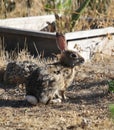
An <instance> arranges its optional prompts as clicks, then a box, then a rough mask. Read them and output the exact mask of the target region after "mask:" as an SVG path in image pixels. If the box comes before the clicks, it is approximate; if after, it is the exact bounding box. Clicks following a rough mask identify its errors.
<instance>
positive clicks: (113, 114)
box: [109, 104, 114, 119]
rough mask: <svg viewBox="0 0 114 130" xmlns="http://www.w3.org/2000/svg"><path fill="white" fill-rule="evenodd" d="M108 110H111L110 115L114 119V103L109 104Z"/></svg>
mask: <svg viewBox="0 0 114 130" xmlns="http://www.w3.org/2000/svg"><path fill="white" fill-rule="evenodd" d="M109 111H110V112H111V117H112V118H113V119H114V104H110V105H109Z"/></svg>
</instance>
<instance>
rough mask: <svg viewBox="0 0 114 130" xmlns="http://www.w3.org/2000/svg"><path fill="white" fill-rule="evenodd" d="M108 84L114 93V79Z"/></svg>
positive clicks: (110, 90)
mask: <svg viewBox="0 0 114 130" xmlns="http://www.w3.org/2000/svg"><path fill="white" fill-rule="evenodd" d="M108 85H109V92H113V93H114V80H111V81H109V82H108Z"/></svg>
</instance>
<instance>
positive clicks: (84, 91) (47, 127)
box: [0, 58, 114, 130]
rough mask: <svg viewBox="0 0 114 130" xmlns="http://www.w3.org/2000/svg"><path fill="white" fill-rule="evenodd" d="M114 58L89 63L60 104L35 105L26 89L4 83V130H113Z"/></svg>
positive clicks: (0, 113)
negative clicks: (111, 86)
mask: <svg viewBox="0 0 114 130" xmlns="http://www.w3.org/2000/svg"><path fill="white" fill-rule="evenodd" d="M113 61H114V59H113V58H110V59H108V60H99V61H95V60H94V61H93V62H88V63H85V64H84V65H83V66H80V67H77V68H76V78H75V79H74V82H73V83H72V85H71V86H70V87H69V88H68V90H67V91H66V95H67V97H68V99H67V100H65V101H63V102H62V103H58V104H48V105H43V104H41V103H39V104H38V105H37V106H32V105H30V104H29V103H27V102H26V100H25V87H24V86H23V85H18V86H12V85H4V84H3V83H1V84H0V129H3V130H10V129H11V130H12V129H13V130H25V129H26V130H29V129H34V130H83V129H84V130H113V129H114V121H113V120H112V119H111V117H110V116H111V115H110V112H109V104H110V103H114V93H111V92H109V91H108V87H109V86H108V81H109V80H111V79H114V62H113Z"/></svg>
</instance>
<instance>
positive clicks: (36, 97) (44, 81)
mask: <svg viewBox="0 0 114 130" xmlns="http://www.w3.org/2000/svg"><path fill="white" fill-rule="evenodd" d="M56 42H57V46H58V48H59V50H60V51H61V54H60V58H59V60H58V61H57V62H53V63H52V64H45V65H44V66H42V67H38V68H37V69H36V70H34V71H33V72H32V74H31V75H30V76H29V77H28V80H27V83H26V100H27V101H28V102H29V103H31V104H33V105H36V104H37V103H38V102H41V103H43V104H48V103H57V102H62V100H64V99H66V96H65V90H66V88H68V87H69V86H70V85H71V83H72V81H73V79H74V76H75V69H74V67H75V66H78V65H80V64H82V63H84V58H83V57H82V56H80V55H79V54H78V53H77V52H75V51H72V50H68V46H67V42H66V39H65V36H64V35H63V34H61V33H58V32H57V33H56Z"/></svg>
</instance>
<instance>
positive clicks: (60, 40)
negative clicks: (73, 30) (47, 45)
mask: <svg viewBox="0 0 114 130" xmlns="http://www.w3.org/2000/svg"><path fill="white" fill-rule="evenodd" d="M56 42H57V46H58V48H59V50H61V51H65V50H67V48H68V47H67V41H66V39H65V36H64V35H63V34H62V33H58V32H57V33H56Z"/></svg>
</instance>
